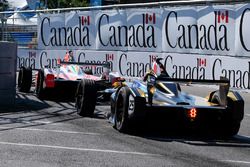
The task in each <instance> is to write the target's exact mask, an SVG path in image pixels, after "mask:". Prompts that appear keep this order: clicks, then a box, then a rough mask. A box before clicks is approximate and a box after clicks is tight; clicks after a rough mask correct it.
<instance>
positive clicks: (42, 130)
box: [0, 126, 102, 135]
mask: <svg viewBox="0 0 250 167" xmlns="http://www.w3.org/2000/svg"><path fill="white" fill-rule="evenodd" d="M0 129H2V130H4V129H6V130H8V129H9V130H26V131H40V132H53V133H54V132H55V133H67V134H82V135H102V134H101V133H91V132H77V131H63V130H48V129H35V128H19V127H7V126H5V127H0Z"/></svg>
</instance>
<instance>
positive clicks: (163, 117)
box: [107, 76, 244, 136]
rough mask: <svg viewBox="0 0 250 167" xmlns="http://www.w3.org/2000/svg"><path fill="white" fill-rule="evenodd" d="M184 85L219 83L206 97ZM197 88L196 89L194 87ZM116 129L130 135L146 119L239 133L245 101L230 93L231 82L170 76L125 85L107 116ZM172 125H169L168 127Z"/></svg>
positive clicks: (113, 97) (223, 79)
mask: <svg viewBox="0 0 250 167" xmlns="http://www.w3.org/2000/svg"><path fill="white" fill-rule="evenodd" d="M182 83H189V84H192V83H196V84H216V85H219V89H218V90H217V91H213V92H210V93H209V95H208V96H207V97H206V98H203V97H199V96H195V95H191V94H188V93H185V92H183V91H182V90H181V87H180V84H182ZM194 88H195V87H194ZM107 115H108V118H109V120H110V121H111V122H112V123H113V124H114V127H115V128H116V129H117V130H118V131H120V132H128V131H130V129H134V128H135V127H133V126H138V125H139V124H141V123H142V122H143V120H146V119H147V120H149V121H147V123H148V122H149V123H151V121H150V120H152V122H153V119H154V121H155V120H157V121H158V122H162V123H163V125H164V122H170V123H171V124H170V126H171V125H174V124H175V125H177V126H178V127H184V128H186V127H190V128H191V130H192V129H196V128H201V127H211V128H212V127H213V128H214V130H216V131H217V132H219V134H223V135H225V136H232V135H235V134H237V133H238V131H239V128H240V123H241V121H242V119H243V115H244V100H243V99H242V97H241V96H240V94H239V93H238V92H236V91H231V90H229V81H228V80H227V79H225V78H221V80H192V79H191V80H185V79H173V78H170V77H169V76H167V77H166V76H158V77H153V78H151V82H150V83H148V82H143V81H140V80H137V81H134V82H131V83H126V85H124V84H123V86H121V87H119V88H118V89H117V90H116V92H115V93H113V94H112V95H111V111H110V113H108V114H107ZM168 126H169V125H168Z"/></svg>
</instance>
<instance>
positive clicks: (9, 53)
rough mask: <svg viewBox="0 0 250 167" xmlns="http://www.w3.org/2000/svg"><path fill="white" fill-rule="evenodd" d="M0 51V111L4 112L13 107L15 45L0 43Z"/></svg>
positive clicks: (14, 93)
mask: <svg viewBox="0 0 250 167" xmlns="http://www.w3.org/2000/svg"><path fill="white" fill-rule="evenodd" d="M0 50H1V52H0V111H4V110H9V109H13V107H14V105H15V95H16V58H17V44H16V43H12V42H0Z"/></svg>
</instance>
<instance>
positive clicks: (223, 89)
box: [156, 76, 230, 106]
mask: <svg viewBox="0 0 250 167" xmlns="http://www.w3.org/2000/svg"><path fill="white" fill-rule="evenodd" d="M156 81H160V82H176V83H189V84H204V85H219V92H218V96H219V98H220V99H219V103H220V105H221V106H226V105H227V94H228V92H229V87H230V81H229V79H227V78H225V77H220V80H210V79H204V80H198V79H175V78H169V77H161V76H159V77H157V78H156Z"/></svg>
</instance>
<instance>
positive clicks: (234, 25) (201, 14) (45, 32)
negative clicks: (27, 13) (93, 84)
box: [17, 3, 250, 89]
mask: <svg viewBox="0 0 250 167" xmlns="http://www.w3.org/2000/svg"><path fill="white" fill-rule="evenodd" d="M249 30H250V4H249V3H234V4H229V3H227V4H224V5H222V4H220V5H218V4H212V3H209V4H206V5H199V4H198V5H197V4H192V5H179V6H173V4H172V5H171V6H167V5H161V6H154V7H149V6H147V7H145V8H144V7H140V8H136V10H135V8H132V9H131V8H116V9H110V10H101V9H96V10H87V11H71V12H65V13H57V14H55V13H54V14H48V13H46V14H40V15H38V49H37V50H19V52H18V62H17V63H18V64H17V66H18V67H20V66H22V65H24V66H31V67H32V68H34V69H38V68H41V67H42V66H45V65H46V66H50V67H55V66H56V65H57V64H56V63H57V59H58V58H60V59H62V58H63V57H64V55H65V53H66V51H67V50H73V53H74V56H75V59H76V60H77V61H78V62H103V61H109V62H110V63H111V65H112V70H114V71H118V72H119V73H120V74H121V75H122V76H124V77H127V78H137V77H140V78H141V77H142V76H144V74H145V73H146V71H147V70H149V69H150V68H151V63H152V61H153V60H154V59H155V58H156V57H162V58H163V62H164V64H165V65H166V70H167V71H168V72H169V74H170V75H171V76H172V77H174V78H186V79H219V77H220V76H225V77H227V78H229V79H230V84H231V87H235V88H241V89H250V81H249V78H250V64H249V62H250V38H248V37H249V36H250V31H249ZM94 70H95V72H96V73H97V74H99V73H101V72H102V69H101V68H97V69H94Z"/></svg>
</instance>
